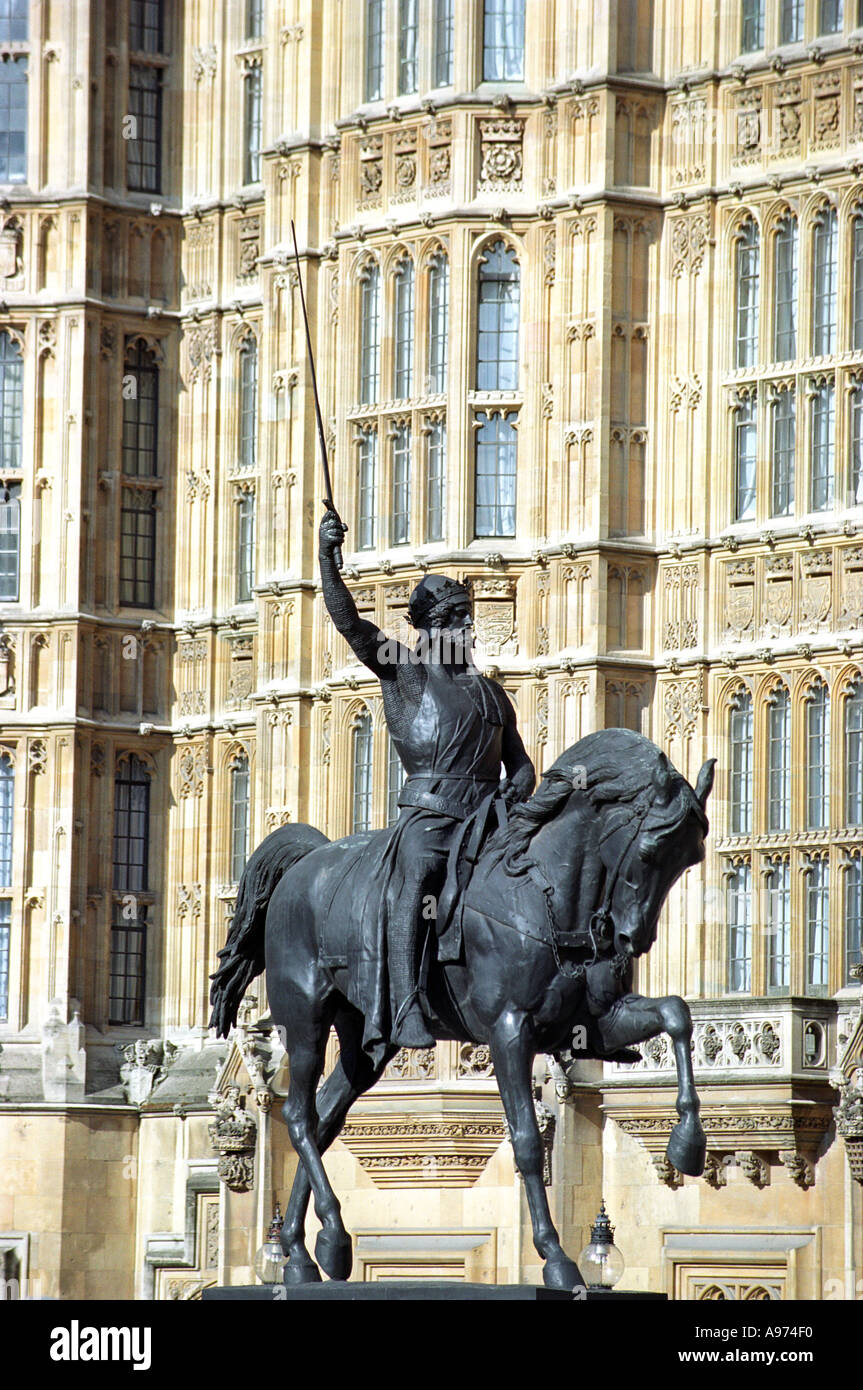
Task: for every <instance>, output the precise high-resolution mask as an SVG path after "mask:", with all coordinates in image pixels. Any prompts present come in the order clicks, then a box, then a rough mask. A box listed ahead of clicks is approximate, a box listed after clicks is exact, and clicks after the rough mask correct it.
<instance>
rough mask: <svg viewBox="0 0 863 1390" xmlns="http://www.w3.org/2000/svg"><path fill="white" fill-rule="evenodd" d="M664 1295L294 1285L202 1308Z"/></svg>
mask: <svg viewBox="0 0 863 1390" xmlns="http://www.w3.org/2000/svg"><path fill="white" fill-rule="evenodd" d="M665 1297H666V1295H665V1294H664V1293H628V1292H627V1291H626V1290H625V1289H620V1290H618V1289H614V1290H611V1291H609V1290H605V1289H588V1290H587V1291H586V1292H581V1291H579V1292H578V1293H564V1292H562V1291H561V1290H560V1289H546V1288H543V1287H542V1286H541V1285H537V1284H464V1283H462V1282H461V1281H460V1280H455V1279H453V1280H444V1279H415V1280H411V1279H393V1280H381V1281H380V1282H379V1283H368V1284H365V1283H347V1284H340V1283H335V1282H329V1283H325V1284H298V1285H294V1286H293V1287H292V1288H285V1286H284V1285H283V1284H238V1285H237V1286H236V1287H235V1288H224V1287H223V1288H211V1289H204V1291H203V1293H202V1294H201V1298H202V1299H203V1300H204V1301H205V1302H208V1303H209V1302H211V1301H215V1300H225V1301H227V1302H231V1303H237V1302H241V1301H243V1302H246V1301H250V1302H255V1303H286V1302H290V1303H294V1302H310V1303H319V1302H320V1303H325V1302H329V1303H404V1302H417V1303H428V1302H441V1303H443V1302H483V1303H500V1302H505V1303H512V1302H516V1301H517V1302H523V1303H604V1302H607V1301H609V1300H612V1299H613V1300H614V1301H615V1302H617V1301H619V1300H620V1299H661V1300H664V1299H665Z"/></svg>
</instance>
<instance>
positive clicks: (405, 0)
mask: <svg viewBox="0 0 863 1390" xmlns="http://www.w3.org/2000/svg"><path fill="white" fill-rule="evenodd" d="M418 4H419V0H399V96H407V95H409V94H410V93H411V92H415V91H416V90H417V85H418V79H417V37H418V34H419V18H418V14H417V9H418Z"/></svg>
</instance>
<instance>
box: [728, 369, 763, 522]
mask: <svg viewBox="0 0 863 1390" xmlns="http://www.w3.org/2000/svg"><path fill="white" fill-rule="evenodd" d="M757 408H758V400H757V397H756V395H755V392H754V391H745V392H741V394H740V395H739V396H738V398H737V401H736V403H735V407H734V520H735V521H751V520H752V519H753V518H754V516H755V487H756V476H757V469H756V456H755V448H756V441H757V437H758V425H757V415H756V411H757Z"/></svg>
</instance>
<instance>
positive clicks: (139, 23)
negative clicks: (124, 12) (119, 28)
mask: <svg viewBox="0 0 863 1390" xmlns="http://www.w3.org/2000/svg"><path fill="white" fill-rule="evenodd" d="M162 28H163V15H162V0H130V2H129V48H130V49H131V51H132V52H133V53H161V52H162V51H163V50H162V43H163V37H162Z"/></svg>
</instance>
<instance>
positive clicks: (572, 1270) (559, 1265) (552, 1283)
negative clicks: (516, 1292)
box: [542, 1255, 584, 1293]
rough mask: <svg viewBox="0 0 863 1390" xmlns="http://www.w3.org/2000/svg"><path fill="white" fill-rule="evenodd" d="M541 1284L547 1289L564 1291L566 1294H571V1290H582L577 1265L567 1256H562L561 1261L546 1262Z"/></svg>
mask: <svg viewBox="0 0 863 1390" xmlns="http://www.w3.org/2000/svg"><path fill="white" fill-rule="evenodd" d="M542 1282H543V1283H544V1284H545V1287H546V1288H547V1289H565V1290H566V1292H567V1293H571V1292H572V1290H573V1289H583V1288H584V1280H583V1279H582V1277H581V1274H580V1272H579V1268H578V1265H577V1264H576V1263H575V1260H571V1259H569V1257H568V1256H567V1255H564V1257H563V1259H562V1260H547V1261H546V1265H545V1268H544V1269H543V1271H542Z"/></svg>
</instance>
